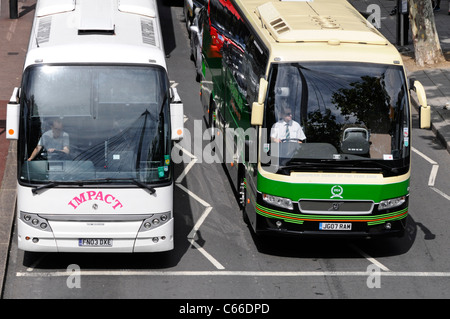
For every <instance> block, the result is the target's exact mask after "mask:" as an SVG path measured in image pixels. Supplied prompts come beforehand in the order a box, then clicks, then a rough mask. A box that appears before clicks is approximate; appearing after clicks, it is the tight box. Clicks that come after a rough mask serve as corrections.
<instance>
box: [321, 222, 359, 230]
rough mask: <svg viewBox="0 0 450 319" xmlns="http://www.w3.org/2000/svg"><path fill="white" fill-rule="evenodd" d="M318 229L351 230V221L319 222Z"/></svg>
mask: <svg viewBox="0 0 450 319" xmlns="http://www.w3.org/2000/svg"><path fill="white" fill-rule="evenodd" d="M319 229H320V230H352V223H320V224H319Z"/></svg>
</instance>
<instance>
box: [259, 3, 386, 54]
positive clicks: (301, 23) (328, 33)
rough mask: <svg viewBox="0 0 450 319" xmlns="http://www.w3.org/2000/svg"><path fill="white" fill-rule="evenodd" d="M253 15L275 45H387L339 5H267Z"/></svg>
mask: <svg viewBox="0 0 450 319" xmlns="http://www.w3.org/2000/svg"><path fill="white" fill-rule="evenodd" d="M255 13H256V15H257V16H258V17H259V19H260V20H261V22H262V24H263V26H264V27H265V28H266V29H267V30H268V31H269V32H270V34H271V35H272V37H273V38H274V39H275V41H277V42H283V43H293V42H328V43H330V44H339V43H366V44H373V45H387V44H388V42H387V40H386V39H385V38H384V37H382V36H380V35H379V34H378V31H376V29H375V28H374V27H373V26H372V25H371V24H370V23H368V22H367V21H365V20H364V19H362V18H361V17H358V16H356V15H355V12H354V11H352V10H350V9H349V8H347V6H345V5H342V2H341V1H338V3H333V2H331V1H327V2H301V3H299V2H281V1H280V2H267V3H265V4H263V5H260V6H258V7H257V8H256V11H255Z"/></svg>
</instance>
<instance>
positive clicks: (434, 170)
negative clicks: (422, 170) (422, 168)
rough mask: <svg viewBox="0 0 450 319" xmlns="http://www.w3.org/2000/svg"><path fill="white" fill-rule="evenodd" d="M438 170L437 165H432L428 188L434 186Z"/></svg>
mask: <svg viewBox="0 0 450 319" xmlns="http://www.w3.org/2000/svg"><path fill="white" fill-rule="evenodd" d="M438 169H439V165H433V167H431V173H430V178H429V179H428V186H430V187H433V186H434V182H435V180H436V176H437V172H438Z"/></svg>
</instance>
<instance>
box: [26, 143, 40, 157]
mask: <svg viewBox="0 0 450 319" xmlns="http://www.w3.org/2000/svg"><path fill="white" fill-rule="evenodd" d="M41 150H42V146H41V145H36V147H35V148H34V150H33V153H31V155H30V157H29V158H28V161H32V160H33V159H34V158H35V157H36V156H37V155H38V154H39V152H40V151H41Z"/></svg>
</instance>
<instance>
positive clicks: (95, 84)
mask: <svg viewBox="0 0 450 319" xmlns="http://www.w3.org/2000/svg"><path fill="white" fill-rule="evenodd" d="M182 137H183V104H182V103H181V101H180V99H179V96H178V94H177V92H176V90H175V89H172V88H171V87H170V84H169V80H168V75H167V69H166V63H165V54H164V49H163V41H162V34H161V27H160V21H159V16H158V10H157V5H156V2H155V1H154V0H120V1H119V0H39V1H38V3H37V7H36V13H35V20H34V24H33V27H32V31H31V37H30V44H29V48H28V53H27V56H26V60H25V65H24V72H23V77H22V83H21V87H20V88H16V89H15V90H14V92H13V95H12V97H11V101H10V103H9V104H8V109H7V138H8V139H16V140H17V179H18V180H17V182H18V183H17V206H16V207H17V208H16V215H17V225H18V245H19V248H20V249H23V250H26V251H48V252H156V251H167V250H171V249H173V247H174V242H173V229H174V221H173V220H174V216H173V180H174V179H173V163H172V160H171V157H170V154H171V149H172V144H173V141H174V140H180V139H181V138H182Z"/></svg>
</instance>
